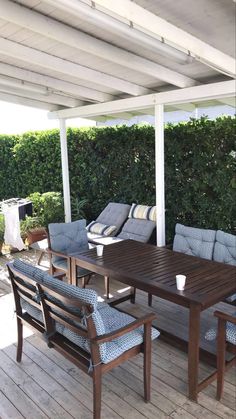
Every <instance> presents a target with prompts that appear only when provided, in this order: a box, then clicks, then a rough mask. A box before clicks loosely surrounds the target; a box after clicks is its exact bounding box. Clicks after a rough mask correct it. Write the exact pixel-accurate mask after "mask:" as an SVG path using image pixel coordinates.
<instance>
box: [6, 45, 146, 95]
mask: <svg viewBox="0 0 236 419" xmlns="http://www.w3.org/2000/svg"><path fill="white" fill-rule="evenodd" d="M0 52H1V53H2V54H4V55H6V56H8V57H13V58H17V59H19V60H21V61H24V62H26V63H28V64H36V65H38V66H40V67H41V68H45V69H49V70H53V71H56V72H57V73H59V74H60V73H62V74H66V75H67V76H73V77H76V78H78V79H79V80H81V79H83V80H87V81H89V82H92V83H94V82H96V84H98V85H101V86H105V87H109V88H111V89H115V90H119V91H121V92H125V93H128V94H130V95H131V96H139V95H145V94H147V93H150V92H151V90H150V89H147V88H145V87H142V86H139V85H137V84H135V83H132V82H129V81H126V80H122V79H119V78H118V77H114V76H110V75H108V74H105V73H102V72H101V71H97V70H92V69H91V68H88V67H84V66H82V65H80V64H75V63H73V62H71V61H66V60H64V59H62V58H58V57H55V56H53V55H50V54H48V53H46V52H42V51H38V50H37V49H34V48H30V47H26V46H24V45H21V44H19V43H17V42H13V41H9V40H8V39H5V38H2V37H0Z"/></svg>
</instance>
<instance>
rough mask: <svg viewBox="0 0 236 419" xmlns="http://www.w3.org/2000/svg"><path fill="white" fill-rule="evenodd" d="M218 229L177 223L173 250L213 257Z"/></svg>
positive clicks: (207, 257)
mask: <svg viewBox="0 0 236 419" xmlns="http://www.w3.org/2000/svg"><path fill="white" fill-rule="evenodd" d="M215 237H216V231H215V230H205V229H201V228H194V227H186V226H184V225H182V224H176V226H175V237H174V243H173V250H175V251H176V252H181V253H186V254H187V255H192V256H198V257H201V258H204V259H210V260H211V259H212V255H213V248H214V243H215Z"/></svg>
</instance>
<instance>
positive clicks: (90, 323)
mask: <svg viewBox="0 0 236 419" xmlns="http://www.w3.org/2000/svg"><path fill="white" fill-rule="evenodd" d="M8 269H9V273H10V278H11V283H12V288H13V292H14V297H15V303H16V312H17V314H18V315H21V316H22V309H23V310H25V312H26V313H27V315H30V316H32V317H33V319H36V320H38V321H40V322H42V323H44V319H45V321H46V324H45V325H44V326H45V330H46V334H48V336H50V337H51V336H52V335H53V334H55V333H56V332H58V333H60V334H62V335H63V336H65V337H67V338H68V339H70V337H71V336H72V340H73V337H74V336H75V335H76V343H77V345H78V346H79V347H80V348H81V349H82V350H84V351H87V352H90V344H89V338H91V337H94V336H96V335H102V334H104V333H105V326H104V323H103V320H102V318H101V315H100V313H99V311H98V309H97V293H96V292H95V291H94V290H91V289H81V288H79V287H76V286H74V285H70V284H67V283H64V282H63V281H60V280H58V279H56V278H53V277H52V276H51V275H49V274H47V273H46V272H44V271H42V270H41V269H38V268H36V267H34V266H32V265H29V264H28V263H25V262H22V261H20V260H15V261H14V262H11V263H9V264H8ZM40 301H41V302H43V304H40ZM42 311H43V312H44V313H43V314H44V316H43V315H42ZM99 351H100V355H101V357H102V358H103V359H104V358H105V356H106V343H104V344H102V345H100V347H99ZM99 357H100V356H99Z"/></svg>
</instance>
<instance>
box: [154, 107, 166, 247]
mask: <svg viewBox="0 0 236 419" xmlns="http://www.w3.org/2000/svg"><path fill="white" fill-rule="evenodd" d="M155 169H156V170H155V172H156V208H157V221H156V224H157V225H156V227H157V236H156V239H157V246H165V177H164V106H163V105H155Z"/></svg>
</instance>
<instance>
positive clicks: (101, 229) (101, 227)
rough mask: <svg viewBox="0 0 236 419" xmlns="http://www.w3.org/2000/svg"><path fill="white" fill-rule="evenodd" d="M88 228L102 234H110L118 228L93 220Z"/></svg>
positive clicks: (92, 231) (91, 231)
mask: <svg viewBox="0 0 236 419" xmlns="http://www.w3.org/2000/svg"><path fill="white" fill-rule="evenodd" d="M86 229H87V230H88V231H90V233H94V234H100V235H101V236H110V235H111V234H112V233H114V231H115V230H116V226H108V225H105V224H102V223H98V222H97V221H92V222H91V223H90V224H89V225H88V226H87V227H86Z"/></svg>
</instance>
